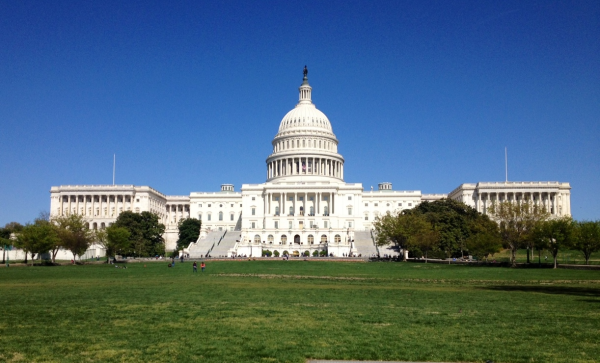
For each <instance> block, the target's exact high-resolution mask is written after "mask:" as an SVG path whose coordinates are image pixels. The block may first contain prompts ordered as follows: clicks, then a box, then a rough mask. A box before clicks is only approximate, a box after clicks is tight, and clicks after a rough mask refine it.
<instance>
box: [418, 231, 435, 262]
mask: <svg viewBox="0 0 600 363" xmlns="http://www.w3.org/2000/svg"><path fill="white" fill-rule="evenodd" d="M439 243H440V233H439V232H438V231H435V230H433V229H431V228H429V229H427V230H424V231H423V232H421V233H419V234H417V235H416V236H415V237H414V239H413V246H415V247H417V248H418V249H420V250H421V251H422V252H425V263H427V254H428V252H429V251H431V250H433V249H435V248H436V247H438V246H439Z"/></svg>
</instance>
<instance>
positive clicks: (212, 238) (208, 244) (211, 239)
mask: <svg viewBox="0 0 600 363" xmlns="http://www.w3.org/2000/svg"><path fill="white" fill-rule="evenodd" d="M224 233H225V232H223V231H212V232H208V234H207V235H206V237H205V238H203V239H198V240H197V241H196V242H193V243H190V245H189V247H188V250H189V254H190V257H191V258H199V257H200V256H203V257H204V256H206V254H207V253H208V251H210V249H211V248H213V246H214V245H216V244H217V243H218V242H219V240H220V239H221V237H222V236H223V234H224Z"/></svg>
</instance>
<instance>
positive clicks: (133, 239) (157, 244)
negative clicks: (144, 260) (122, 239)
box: [113, 211, 165, 256]
mask: <svg viewBox="0 0 600 363" xmlns="http://www.w3.org/2000/svg"><path fill="white" fill-rule="evenodd" d="M113 225H114V226H116V227H123V228H126V229H127V230H128V231H129V233H130V237H129V242H130V243H129V245H128V246H127V248H126V249H124V250H123V254H125V255H130V254H135V255H137V256H155V255H163V254H164V253H165V245H164V239H163V237H162V235H163V233H164V232H165V225H164V224H162V223H160V222H159V218H158V216H157V215H156V214H154V213H150V212H142V213H139V214H138V213H133V212H131V211H126V212H123V213H121V214H119V217H117V220H116V221H115V223H113Z"/></svg>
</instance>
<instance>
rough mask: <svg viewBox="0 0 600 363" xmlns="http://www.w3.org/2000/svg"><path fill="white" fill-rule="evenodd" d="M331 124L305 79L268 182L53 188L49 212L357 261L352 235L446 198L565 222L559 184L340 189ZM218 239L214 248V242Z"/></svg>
mask: <svg viewBox="0 0 600 363" xmlns="http://www.w3.org/2000/svg"><path fill="white" fill-rule="evenodd" d="M338 144H339V142H338V140H337V138H336V136H335V134H334V133H333V128H332V126H331V123H330V122H329V119H328V118H327V116H325V114H323V112H321V111H319V110H318V109H317V108H316V107H315V105H314V104H313V103H312V88H311V86H310V85H309V83H308V79H307V77H306V76H305V77H304V79H303V81H302V84H301V86H300V88H299V101H298V103H297V105H296V106H295V107H294V109H292V110H291V111H290V112H288V113H287V114H286V115H285V116H284V117H283V119H282V120H281V122H280V125H279V130H278V132H277V134H276V135H275V137H274V138H273V141H272V153H271V154H270V155H269V156H268V157H267V159H266V182H265V183H262V184H243V185H242V186H241V190H240V191H235V190H234V186H233V185H231V184H223V185H222V186H221V190H220V191H219V192H192V193H190V195H189V196H166V195H164V194H162V193H160V192H158V191H156V190H154V189H152V188H150V187H147V186H141V187H138V186H133V185H101V186H94V185H81V186H70V185H67V186H60V187H52V189H51V191H50V194H51V197H50V200H51V213H52V214H53V215H57V214H58V215H60V214H65V213H81V214H84V215H85V216H87V217H88V218H89V220H90V228H104V227H106V226H107V225H109V224H110V223H112V222H113V221H114V220H115V219H116V218H117V216H118V215H119V214H120V213H122V212H123V211H127V210H130V211H134V212H136V213H139V212H142V211H150V212H153V213H156V214H157V215H158V216H159V217H160V219H161V221H162V222H163V223H164V224H165V225H166V235H165V240H166V249H167V250H172V249H173V248H174V247H175V243H176V241H177V222H178V221H179V220H180V219H182V218H187V217H194V218H198V219H200V220H202V226H203V228H202V231H201V234H200V239H199V241H200V240H202V239H204V238H206V236H207V235H208V234H209V233H211V231H223V235H222V236H221V237H220V239H222V238H223V236H224V235H225V233H226V232H225V231H229V232H234V233H235V236H234V241H235V243H234V244H232V246H231V248H230V249H229V250H228V251H227V254H228V255H232V254H241V255H247V256H257V255H260V253H261V251H262V250H264V249H269V250H272V251H274V250H278V251H280V252H282V251H283V250H288V251H290V252H291V250H294V251H296V252H300V253H302V252H305V251H308V252H309V253H311V254H312V253H313V252H314V251H322V250H327V252H328V253H330V254H333V255H334V256H343V255H348V254H356V253H357V252H358V253H360V251H358V250H357V249H356V247H355V246H354V239H355V232H358V231H361V232H364V231H370V230H371V229H372V225H373V221H374V220H375V219H376V218H377V217H378V216H380V215H383V214H385V213H388V212H390V213H393V212H396V211H401V210H403V209H410V208H413V207H415V206H416V205H418V204H419V203H421V202H423V201H434V200H439V199H442V198H446V197H448V198H452V199H454V200H458V201H461V202H464V203H466V204H468V205H470V206H472V207H474V208H476V209H477V210H478V211H480V212H484V213H485V209H486V208H487V207H488V206H489V203H491V202H492V201H494V200H500V201H502V200H515V201H518V200H520V199H523V198H529V199H531V200H533V201H536V202H539V203H543V204H544V205H546V206H547V207H548V210H549V211H551V213H552V214H553V215H557V216H562V215H570V213H571V207H570V186H569V184H568V183H559V182H499V183H477V184H462V185H461V186H459V187H458V188H456V189H455V190H454V191H452V192H451V193H450V194H422V193H421V191H419V190H408V191H396V190H393V188H392V183H387V182H386V183H380V184H379V187H378V190H376V191H374V190H372V188H371V190H369V191H365V190H364V188H363V185H362V184H361V183H346V182H345V181H344V162H345V160H344V158H343V156H342V155H340V154H339V153H338ZM220 239H219V240H220Z"/></svg>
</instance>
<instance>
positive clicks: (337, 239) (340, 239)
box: [333, 234, 342, 243]
mask: <svg viewBox="0 0 600 363" xmlns="http://www.w3.org/2000/svg"><path fill="white" fill-rule="evenodd" d="M333 240H334V241H335V243H340V242H342V237H340V235H339V234H336V235H335V237H333Z"/></svg>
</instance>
